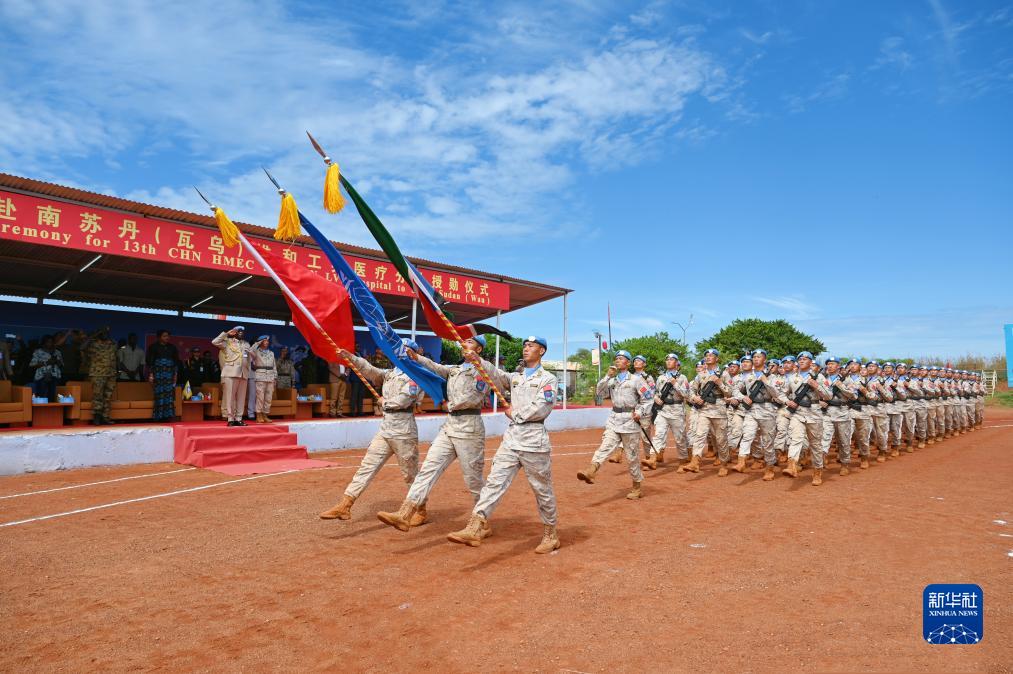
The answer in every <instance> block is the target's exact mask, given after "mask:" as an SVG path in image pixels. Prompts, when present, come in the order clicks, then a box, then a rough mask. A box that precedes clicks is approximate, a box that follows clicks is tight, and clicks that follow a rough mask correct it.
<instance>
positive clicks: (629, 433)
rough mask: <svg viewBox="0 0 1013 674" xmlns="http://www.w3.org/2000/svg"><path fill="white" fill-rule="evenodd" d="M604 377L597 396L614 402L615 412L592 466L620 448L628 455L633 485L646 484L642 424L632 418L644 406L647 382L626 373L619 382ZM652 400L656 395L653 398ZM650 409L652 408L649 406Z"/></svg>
mask: <svg viewBox="0 0 1013 674" xmlns="http://www.w3.org/2000/svg"><path fill="white" fill-rule="evenodd" d="M620 374H622V373H617V374H616V376H615V377H609V376H607V375H606V376H604V377H602V378H601V381H599V382H598V386H597V387H596V393H597V395H598V396H601V397H605V398H611V399H612V413H611V414H609V418H608V421H606V422H605V430H604V432H603V433H602V437H601V445H600V446H599V447H598V451H596V452H595V453H594V457H593V458H592V459H591V462H592V463H596V464H598V465H601V464H603V463H605V460H606V459H607V458H608V457H609V454H611V453H612V452H613V451H615V449H616V447H618V446H619V445H620V443H621V444H622V446H623V449H624V450H625V452H626V460H627V461H628V462H629V469H630V477H632V478H633V481H634V482H643V480H644V474H643V472H641V470H640V457H639V456H638V452H639V450H640V439H639V438H640V436H641V435H643V434H642V433H641V432H640V423H639V422H638V421H636V420H634V418H633V412H635V411H638V410H639V409H640V407H641V405H642V404H643V400H642V395H641V393H640V389H641V388H642V387H644V386H645V385H646V381H645V380H644V379H643V378H642V377H640V376H639V375H635V374H633V373H632V372H629V371H627V373H626V377H624V378H623V379H622V380H620V379H619V375H620ZM651 397H652V398H653V394H652V396H651ZM648 409H650V408H649V407H648Z"/></svg>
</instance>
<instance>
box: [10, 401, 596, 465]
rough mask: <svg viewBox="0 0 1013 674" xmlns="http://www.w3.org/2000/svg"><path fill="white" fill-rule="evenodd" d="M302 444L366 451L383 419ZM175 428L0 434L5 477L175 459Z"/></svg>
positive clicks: (557, 416)
mask: <svg viewBox="0 0 1013 674" xmlns="http://www.w3.org/2000/svg"><path fill="white" fill-rule="evenodd" d="M608 415H609V410H608V409H605V408H600V407H596V408H587V409H569V410H565V411H564V410H555V411H554V412H553V413H552V414H551V415H549V418H548V419H547V420H546V423H545V426H546V428H548V430H550V431H563V430H574V429H578V428H602V427H604V426H605V420H606V419H607V418H608ZM445 419H446V417H443V416H438V417H421V418H419V420H418V426H419V440H421V441H422V442H431V441H432V440H433V439H434V438H435V437H436V434H437V432H438V431H439V430H440V426H442V425H443V422H444V420H445ZM482 420H483V421H484V422H485V432H486V436H487V437H498V436H501V435H503V431H505V430H506V427H507V419H506V416H505V415H504V414H503V413H497V414H485V415H483V416H482ZM288 426H289V430H291V431H292V432H294V433H296V434H297V435H298V436H299V443H300V444H302V445H306V449H307V450H309V451H310V452H324V451H334V450H337V449H361V448H363V447H366V446H367V445H368V444H369V441H370V439H372V437H373V435H374V434H375V433H376V431H377V429H378V428H379V426H380V419H379V417H368V418H361V419H346V420H342V421H339V422H335V421H299V422H292V423H289V424H288ZM172 458H173V454H172V428H171V427H169V426H135V427H124V428H106V429H102V430H97V429H96V430H91V429H81V430H71V429H67V430H53V431H36V430H26V431H24V432H17V431H11V432H7V433H0V475H17V474H20V473H36V472H44V471H50V470H66V469H68V468H82V467H85V466H113V465H124V464H134V463H162V462H170V461H172Z"/></svg>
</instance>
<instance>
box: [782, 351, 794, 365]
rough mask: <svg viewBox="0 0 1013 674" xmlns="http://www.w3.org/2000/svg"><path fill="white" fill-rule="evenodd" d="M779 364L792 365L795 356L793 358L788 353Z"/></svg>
mask: <svg viewBox="0 0 1013 674" xmlns="http://www.w3.org/2000/svg"><path fill="white" fill-rule="evenodd" d="M781 362H782V363H794V362H795V356H793V355H791V354H790V353H789V354H788V355H787V356H785V357H784V358H782V359H781Z"/></svg>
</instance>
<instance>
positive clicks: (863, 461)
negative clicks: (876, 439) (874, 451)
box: [858, 456, 869, 470]
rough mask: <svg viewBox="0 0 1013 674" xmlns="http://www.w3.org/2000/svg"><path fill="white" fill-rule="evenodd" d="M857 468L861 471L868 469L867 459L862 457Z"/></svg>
mask: <svg viewBox="0 0 1013 674" xmlns="http://www.w3.org/2000/svg"><path fill="white" fill-rule="evenodd" d="M858 467H859V468H861V469H862V470H865V469H866V468H868V467H869V457H867V456H863V457H862V460H861V461H860V462H859V464H858Z"/></svg>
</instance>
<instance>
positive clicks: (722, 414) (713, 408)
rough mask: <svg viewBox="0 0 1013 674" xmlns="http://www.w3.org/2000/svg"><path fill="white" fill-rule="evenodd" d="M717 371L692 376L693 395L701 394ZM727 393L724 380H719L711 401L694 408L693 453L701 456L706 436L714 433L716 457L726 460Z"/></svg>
mask: <svg viewBox="0 0 1013 674" xmlns="http://www.w3.org/2000/svg"><path fill="white" fill-rule="evenodd" d="M717 374H718V373H717V371H716V370H715V371H704V372H703V373H702V374H698V375H697V376H696V377H694V378H693V381H692V382H691V383H690V392H691V394H692V395H694V396H699V397H703V396H701V393H703V389H704V386H706V385H707V381H708V380H709V379H710V378H711V377H712V376H716V375H717ZM728 394H729V390H728V388H727V387H726V386H725V383H724V381H719V382H718V383H717V384H716V385H715V386H714V393H713V398H714V399H713V401H711V400H705V401H704V404H703V406H702V407H699V408H697V410H696V421H695V424H694V427H693V428H692V429H691V432H692V434H693V455H694V456H703V453H704V450H706V449H707V436H708V435H710V434H712V433H713V435H714V443H715V446H716V447H717V448H718V459H719V460H720V461H721V462H722V463H727V462H728V412H727V407H726V406H725V401H724V400H723V398H725V397H726V396H727V395H728Z"/></svg>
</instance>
